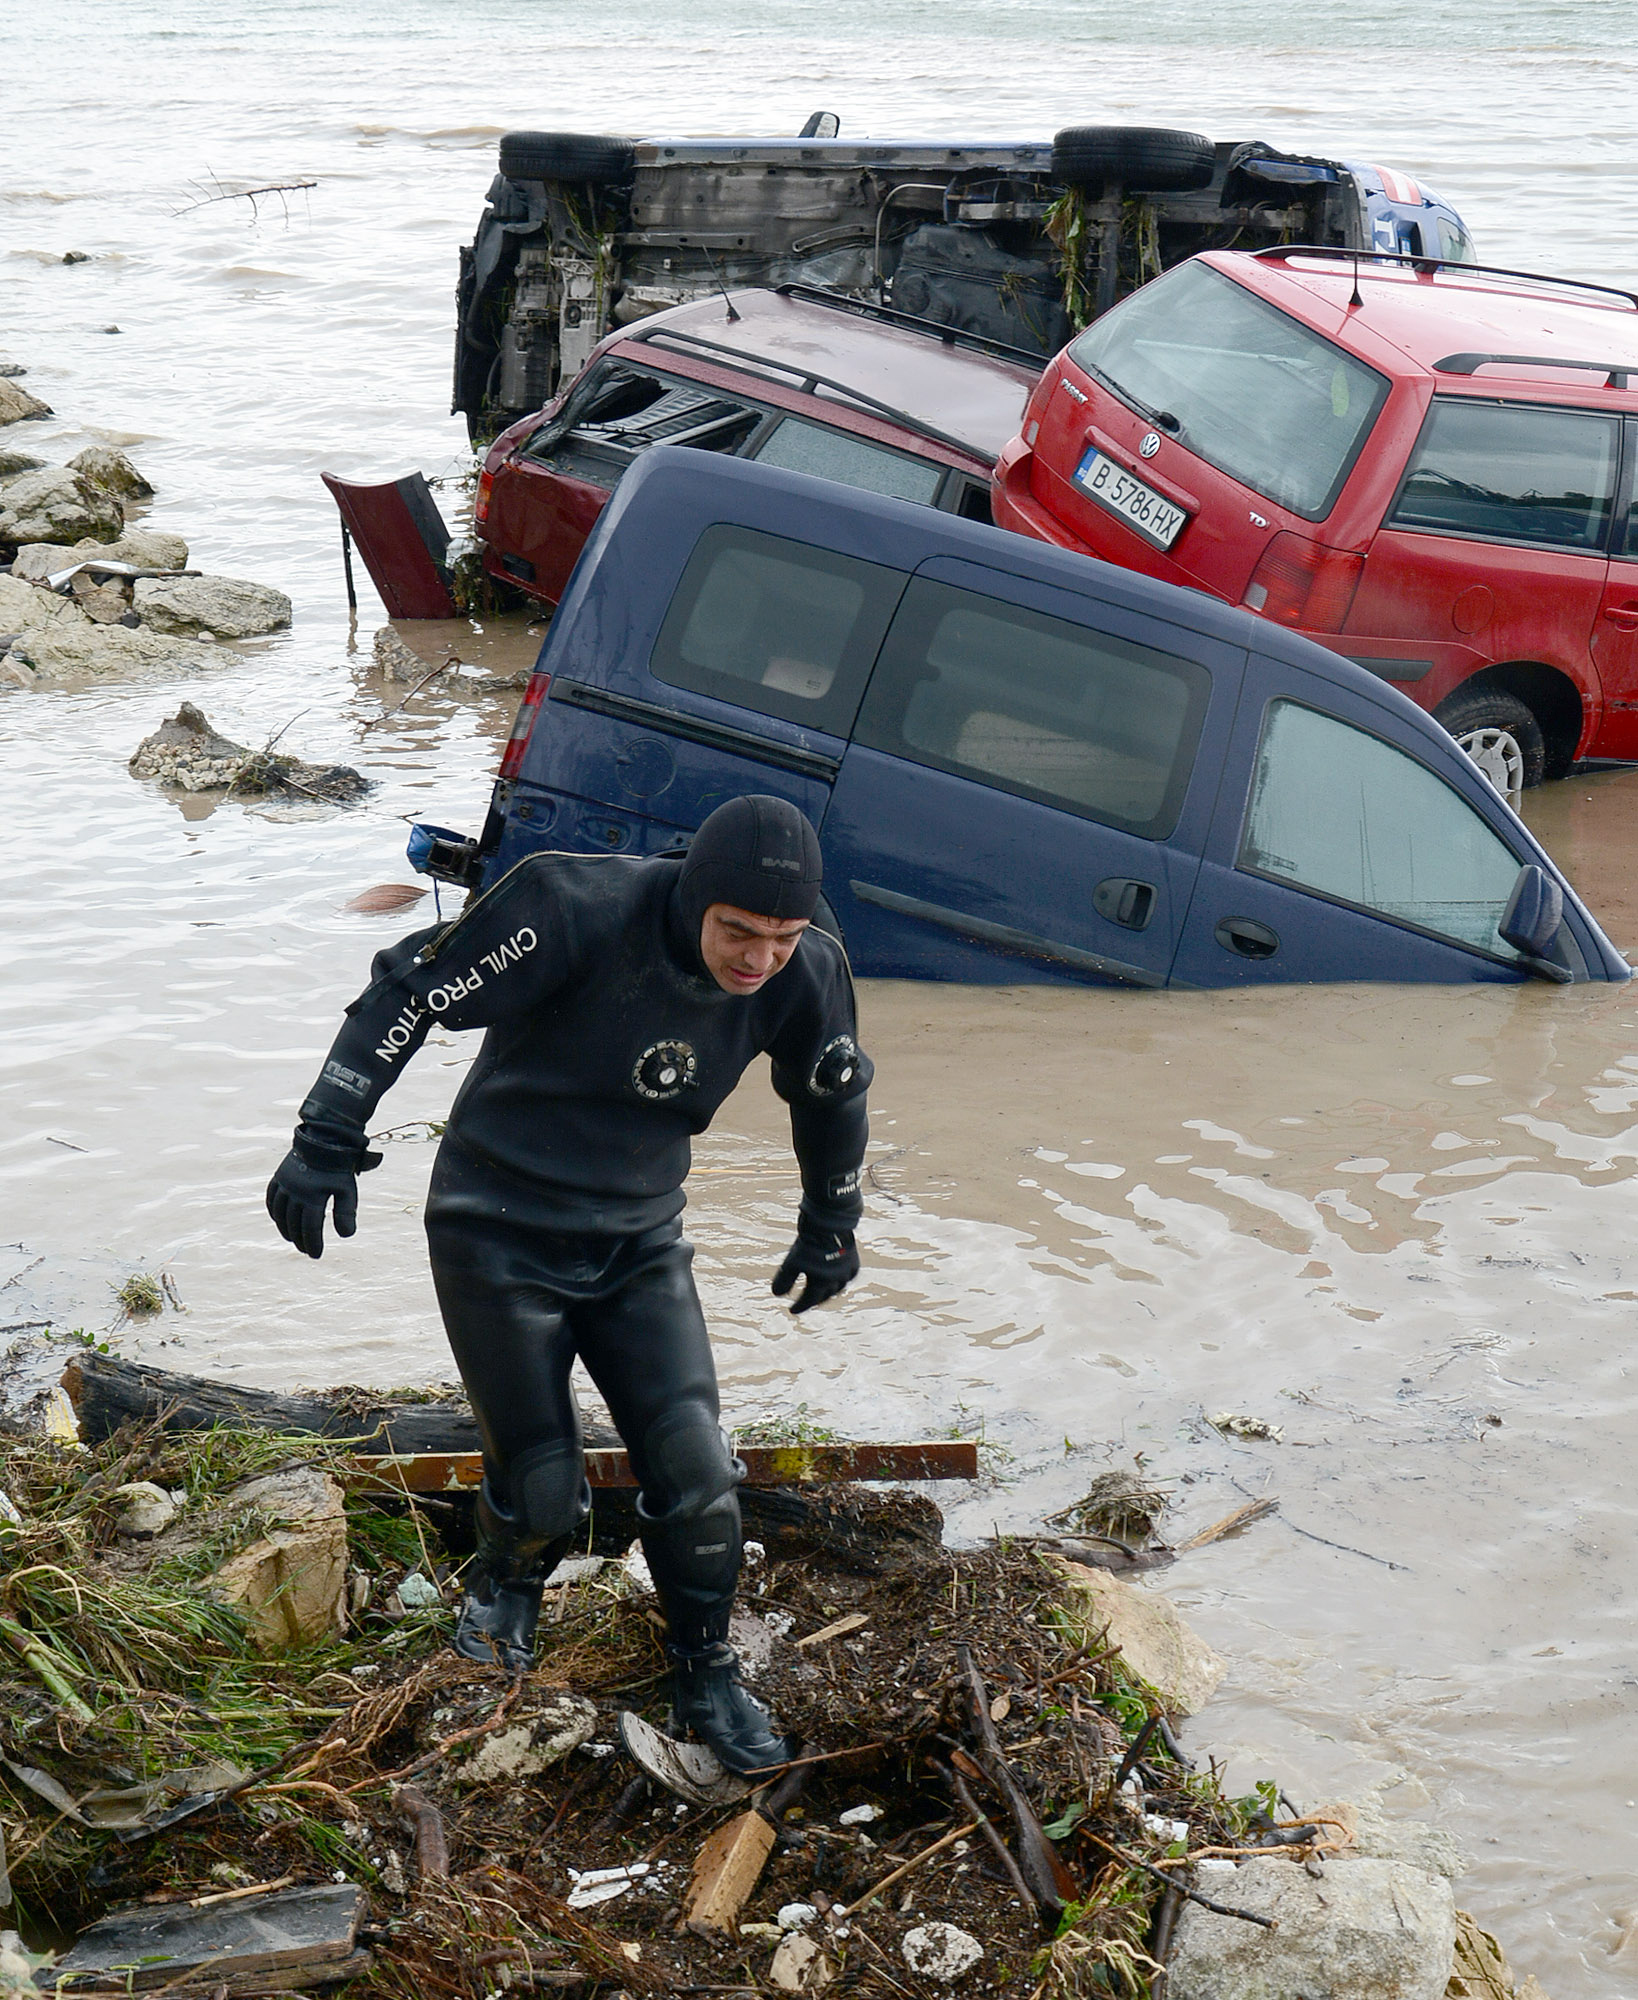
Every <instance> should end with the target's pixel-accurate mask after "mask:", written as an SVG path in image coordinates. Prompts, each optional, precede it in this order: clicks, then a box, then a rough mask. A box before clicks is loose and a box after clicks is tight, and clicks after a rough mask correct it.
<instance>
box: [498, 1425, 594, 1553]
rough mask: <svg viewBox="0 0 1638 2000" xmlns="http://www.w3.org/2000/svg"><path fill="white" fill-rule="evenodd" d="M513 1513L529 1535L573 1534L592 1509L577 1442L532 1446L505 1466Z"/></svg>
mask: <svg viewBox="0 0 1638 2000" xmlns="http://www.w3.org/2000/svg"><path fill="white" fill-rule="evenodd" d="M506 1484H507V1488H508V1491H509V1492H510V1495H511V1500H512V1509H513V1512H514V1514H515V1516H516V1517H517V1518H518V1519H519V1520H520V1521H521V1522H522V1523H523V1525H524V1526H525V1527H526V1528H527V1530H528V1531H529V1533H530V1534H531V1535H541V1536H545V1537H555V1536H557V1535H572V1534H573V1533H574V1531H575V1529H576V1528H578V1527H579V1526H580V1524H581V1522H582V1521H584V1520H585V1518H586V1516H587V1515H588V1514H589V1513H590V1512H591V1487H590V1486H589V1485H588V1484H587V1481H586V1465H585V1459H584V1457H583V1456H582V1453H581V1450H580V1445H579V1443H578V1441H576V1442H574V1443H572V1444H566V1443H562V1442H558V1443H553V1444H537V1445H531V1446H530V1448H529V1450H527V1451H522V1452H519V1453H518V1455H517V1457H516V1458H514V1459H513V1460H512V1462H511V1463H510V1464H509V1465H508V1466H507V1468H506Z"/></svg>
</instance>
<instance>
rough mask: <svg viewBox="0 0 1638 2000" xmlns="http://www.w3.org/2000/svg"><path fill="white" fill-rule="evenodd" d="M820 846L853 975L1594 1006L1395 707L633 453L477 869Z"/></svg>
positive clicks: (1571, 896) (1522, 873)
mask: <svg viewBox="0 0 1638 2000" xmlns="http://www.w3.org/2000/svg"><path fill="white" fill-rule="evenodd" d="M750 792H772V793H777V794H778V795H780V796H781V797H784V798H788V799H790V800H791V801H792V802H793V803H794V804H796V805H798V806H800V807H801V808H802V810H803V811H804V812H805V813H806V814H807V815H808V817H809V819H811V820H812V822H813V823H814V825H815V826H816V827H817V828H818V829H819V835H820V841H821V844H822V847H823V850H824V860H825V883H826V895H827V899H828V904H827V908H826V910H825V912H824V921H825V922H826V923H827V925H829V926H830V927H832V928H834V929H835V931H836V932H837V934H838V935H839V936H840V937H841V938H842V940H843V941H844V943H845V944H846V946H847V949H848V951H849V953H850V955H851V957H852V960H853V963H854V966H855V969H856V970H857V971H858V972H860V973H862V974H878V975H883V976H888V977H903V978H913V979H943V980H958V981H968V982H994V981H1007V982H1016V981H1040V980H1050V981H1066V980H1067V981H1092V982H1095V983H1101V984H1110V983H1113V984H1119V985H1130V986H1147V987H1155V986H1168V985H1190V986H1232V985H1255V984H1265V983H1269V982H1274V981H1282V980H1284V981H1292V980H1303V981H1316V980H1349V979H1381V980H1435V981H1519V980H1522V979H1525V978H1528V977H1531V976H1536V977H1540V978H1545V979H1550V980H1555V981H1559V982H1570V981H1575V980H1590V979H1598V980H1624V979H1626V978H1627V977H1629V973H1628V968H1627V966H1626V963H1625V961H1624V960H1623V959H1622V958H1621V956H1620V955H1619V954H1618V953H1617V952H1616V951H1615V950H1614V948H1613V947H1612V946H1611V945H1610V943H1609V941H1608V940H1607V939H1606V938H1605V937H1604V935H1603V933H1602V931H1601V930H1600V929H1599V927H1598V925H1597V923H1596V922H1595V921H1594V920H1593V918H1592V917H1591V915H1590V914H1589V913H1588V912H1587V910H1586V909H1585V908H1584V907H1583V905H1582V904H1581V902H1580V901H1579V900H1578V898H1577V897H1576V895H1575V893H1574V891H1573V890H1572V889H1571V888H1570V886H1569V884H1568V883H1567V882H1566V881H1565V880H1564V878H1563V876H1562V875H1561V874H1560V872H1559V871H1558V869H1557V868H1556V867H1555V865H1554V864H1553V862H1552V861H1551V860H1550V859H1549V857H1548V856H1547V854H1546V853H1545V852H1544V851H1543V849H1542V848H1541V847H1540V846H1539V845H1538V844H1537V842H1536V841H1535V839H1534V838H1533V836H1532V835H1531V834H1530V832H1529V831H1528V829H1527V828H1526V827H1525V826H1524V825H1523V823H1522V822H1521V821H1520V820H1519V819H1518V817H1517V816H1516V815H1515V814H1514V813H1513V812H1512V810H1511V809H1510V808H1509V806H1508V805H1507V803H1506V801H1505V800H1504V799H1503V798H1502V797H1501V796H1500V794H1499V793H1497V792H1496V791H1495V789H1494V788H1493V787H1492V786H1491V785H1490V783H1489V782H1488V781H1487V780H1486V779H1485V778H1484V776H1483V775H1482V774H1481V773H1480V771H1479V770H1478V768H1477V767H1476V766H1475V765H1474V764H1473V762H1472V761H1471V760H1470V759H1469V758H1467V757H1466V756H1464V755H1463V753H1462V752H1461V751H1460V750H1459V749H1458V748H1457V747H1456V745H1455V743H1454V742H1453V741H1452V740H1451V738H1450V737H1449V736H1448V735H1447V734H1446V733H1445V731H1444V730H1442V729H1441V728H1440V727H1439V726H1438V724H1437V723H1435V722H1434V721H1433V720H1432V718H1431V717H1429V716H1428V715H1426V714H1424V713H1423V711H1422V710H1421V709H1419V708H1416V707H1415V706H1413V704H1412V703H1410V702H1409V701H1407V700H1406V699H1405V697H1404V696H1403V695H1401V694H1399V693H1398V692H1397V691H1396V690H1395V689H1393V688H1391V687H1389V686H1387V685H1386V684H1385V683H1383V682H1382V681H1380V680H1378V679H1376V678H1375V677H1374V676H1373V675H1371V674H1368V673H1366V672H1365V671H1364V669H1362V668H1360V667H1356V666H1355V665H1353V663H1352V662H1351V661H1348V660H1345V659H1342V658H1341V657H1340V656H1339V655H1337V654H1335V653H1332V652H1329V651H1327V650H1325V649H1324V648H1322V647H1319V646H1316V645H1314V644H1312V643H1311V642H1310V641H1308V640H1305V639H1302V638H1300V637H1298V636H1297V635H1296V634H1294V633H1289V632H1284V631H1281V630H1279V629H1278V628H1276V627H1274V626H1272V625H1270V624H1269V623H1268V622H1267V621H1266V620H1263V619H1259V618H1254V617H1253V616H1252V615H1251V614H1250V613H1248V612H1245V611H1240V610H1236V609H1232V608H1230V607H1229V606H1227V605H1224V604H1220V603H1217V602H1215V601H1214V600H1212V599H1210V598H1207V597H1205V596H1203V595H1202V594H1200V593H1198V592H1195V591H1192V590H1186V589H1183V588H1180V587H1179V586H1177V585H1174V584H1168V583H1162V582H1160V581H1158V580H1156V579H1154V578H1151V577H1145V576H1140V575H1137V574H1135V573H1134V572H1132V571H1129V570H1123V569H1117V568H1114V567H1112V566H1111V565H1108V564H1105V563H1101V562H1098V561H1096V560H1094V559H1093V558H1091V557H1087V556H1082V555H1076V554H1071V553H1069V552H1067V551H1063V550H1058V549H1052V548H1049V547H1047V546H1045V545H1044V544H1039V543H1031V542H1028V541H1025V540H1024V539H1023V538H1022V537H1020V536H1017V535H1011V534H1007V533H1005V532H1004V531H1002V530H1000V529H996V528H992V527H988V526H985V525H983V524H981V523H979V522H975V521H969V520H963V519H962V518H960V517H959V516H957V515H953V514H945V513H940V512H938V511H937V510H935V509H933V508H930V507H926V506H919V505H916V504H914V503H912V502H909V501H904V500H900V499H896V498H892V497H889V496H885V495H881V494H876V493H869V492H864V491H860V490H857V489H854V488H850V487H845V486H839V485H836V484H834V483H832V482H830V481H827V480H822V479H815V478H811V477H809V476H807V475H806V474H802V473H795V472H786V471H776V470H773V469H771V468H770V467H767V466H764V465H759V464H756V463H754V462H751V461H746V460H740V459H734V458H721V457H716V456H714V455H705V454H701V453H698V452H693V451H689V450H686V449H680V448H678V447H675V446H659V447H657V448H655V449H654V450H652V451H649V452H647V453H645V454H644V455H643V456H642V458H640V459H639V460H638V461H637V463H636V464H635V465H633V467H632V468H631V470H630V471H629V473H628V474H627V475H626V477H625V479H624V480H623V481H622V483H621V485H620V486H619V488H618V490H617V491H616V492H615V494H614V496H613V498H612V499H611V501H610V502H609V504H608V506H607V507H606V508H605V510H604V511H603V513H602V515H601V517H600V519H599V520H598V522H597V525H596V527H595V528H594V529H593V531H592V534H591V537H590V539H589V541H588V542H587V544H586V547H585V550H584V552H583V554H582V555H581V558H580V561H579V563H578V564H577V566H576V568H575V571H574V574H573V576H572V577H571V578H570V580H569V584H568V588H567V590H566V591H565V592H564V596H563V600H562V604H561V607H560V609H559V611H558V614H557V617H556V618H555V620H554V621H553V624H552V628H551V631H550V633H549V634H548V636H547V639H546V643H545V645H544V646H543V648H542V650H541V654H540V659H539V663H538V665H537V667H536V669H535V672H534V674H533V676H532V678H531V680H530V682H529V686H528V688H527V690H526V691H525V694H524V698H523V702H522V705H521V707H520V709H519V712H518V718H517V722H516V725H515V727H514V729H513V732H512V737H511V740H510V742H509V744H508V746H507V749H506V752H505V756H504V759H503V761H502V766H501V772H500V778H499V782H498V783H497V785H496V787H495V791H494V796H493V800H492V803H491V807H490V812H489V817H488V821H487V824H486V825H485V827H484V829H483V832H482V834H481V836H480V837H479V838H478V839H477V840H476V841H462V840H460V839H459V838H458V837H457V836H447V835H443V834H442V833H441V832H440V831H438V830H435V829H418V830H417V835H416V839H415V841H414V842H412V847H411V853H412V858H417V859H418V865H423V866H426V867H427V868H428V872H431V873H434V874H437V875H441V876H443V877H445V878H446V879H451V880H457V881H461V882H463V883H465V884H467V885H469V886H473V887H483V886H486V885H488V884H492V883H494V882H495V881H498V880H499V879H500V877H501V876H502V875H504V874H505V873H506V871H507V870H508V869H509V868H511V867H512V866H513V865H514V864H515V863H516V862H518V861H520V860H521V859H523V858H524V856H526V855H528V854H529V853H531V852H533V851H535V850H537V849H541V848H551V849H556V850H567V851H570V852H576V853H592V854H607V855H609V856H611V857H613V858H614V861H615V865H618V857H620V856H622V855H652V854H659V853H664V852H667V851H676V850H678V849H679V848H680V846H681V845H683V844H685V843H686V841H687V840H688V838H689V836H690V835H691V834H692V832H693V831H694V829H695V828H696V827H698V825H699V824H700V822H701V821H702V820H703V819H704V818H705V817H706V815H707V814H708V813H709V812H711V811H712V810H713V809H714V808H715V807H716V806H718V805H720V804H721V803H722V802H723V801H724V800H725V799H728V798H732V797H735V796H736V795H740V794H744V793H750Z"/></svg>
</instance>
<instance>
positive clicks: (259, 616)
mask: <svg viewBox="0 0 1638 2000" xmlns="http://www.w3.org/2000/svg"><path fill="white" fill-rule="evenodd" d="M135 604H136V609H137V612H138V615H139V616H140V617H141V619H142V622H143V624H144V626H146V627H147V628H148V629H149V630H150V631H153V632H175V633H197V632H212V633H214V634H215V635H216V637H217V638H218V639H253V638H256V637H257V636H258V635H259V634H260V633H263V632H276V631H278V630H279V628H280V627H281V626H284V625H288V624H289V623H290V600H289V598H288V597H286V596H285V594H284V592H283V591H282V590H269V589H268V587H267V585H266V584H262V583H243V582H241V581H240V580H239V579H238V578H237V577H231V576H186V577H178V578H177V579H176V581H175V582H174V583H173V582H171V580H170V579H169V578H168V577H143V578H141V579H140V580H139V581H138V583H137V586H136V595H135Z"/></svg>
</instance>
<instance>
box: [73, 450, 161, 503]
mask: <svg viewBox="0 0 1638 2000" xmlns="http://www.w3.org/2000/svg"><path fill="white" fill-rule="evenodd" d="M68 465H69V470H70V471H72V472H77V473H78V474H79V475H80V477H81V478H82V479H84V480H87V481H89V482H90V484H91V485H93V486H94V487H96V489H97V490H98V492H99V493H111V494H112V495H113V496H114V498H115V499H116V500H146V499H147V498H148V496H149V495H150V494H151V493H152V492H153V490H154V489H153V488H152V487H151V486H150V485H149V484H148V482H147V480H146V479H144V478H143V476H142V474H141V473H140V472H138V471H137V469H136V467H135V466H134V465H133V464H132V463H131V461H130V460H129V459H128V458H127V457H126V456H125V454H124V452H122V451H117V450H115V448H114V446H113V445H111V444H93V445H87V446H86V448H85V450H84V451H81V452H76V453H75V454H74V456H73V457H72V458H71V459H70V460H69V461H68Z"/></svg>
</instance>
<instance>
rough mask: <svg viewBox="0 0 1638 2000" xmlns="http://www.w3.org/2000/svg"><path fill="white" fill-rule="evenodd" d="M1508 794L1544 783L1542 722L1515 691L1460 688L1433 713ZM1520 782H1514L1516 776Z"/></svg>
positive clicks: (1498, 788) (1545, 766)
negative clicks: (1513, 692) (1512, 692)
mask: <svg viewBox="0 0 1638 2000" xmlns="http://www.w3.org/2000/svg"><path fill="white" fill-rule="evenodd" d="M1433 719H1434V721H1435V722H1437V723H1439V724H1441V725H1442V726H1443V727H1444V728H1446V729H1448V730H1449V731H1450V733H1451V735H1452V736H1454V737H1455V739H1456V741H1457V743H1458V744H1459V745H1460V746H1461V748H1462V749H1464V750H1465V751H1466V752H1467V754H1468V755H1469V756H1470V757H1471V758H1472V759H1473V761H1474V763H1475V764H1477V765H1478V767H1479V769H1480V770H1481V771H1483V773H1484V774H1485V776H1486V777H1487V778H1488V779H1489V780H1490V782H1491V784H1493V785H1494V786H1495V788H1496V790H1497V791H1498V792H1500V793H1501V794H1502V796H1503V798H1507V797H1509V796H1511V795H1512V794H1513V793H1515V792H1518V791H1522V790H1526V789H1528V788H1529V787H1530V786H1531V785H1539V784H1540V783H1541V780H1542V777H1543V776H1544V774H1545V772H1546V769H1547V740H1546V738H1545V736H1544V735H1543V734H1542V729H1541V724H1540V723H1539V722H1538V721H1537V720H1536V718H1535V716H1534V714H1533V713H1532V712H1531V711H1530V710H1529V709H1528V708H1527V707H1526V706H1525V705H1524V703H1523V702H1522V701H1520V700H1519V698H1518V696H1517V695H1516V694H1507V693H1505V692H1504V691H1503V690H1502V689H1500V688H1471V689H1468V688H1458V689H1457V690H1456V692H1455V693H1454V694H1452V695H1447V696H1446V697H1445V699H1444V700H1443V701H1442V702H1440V704H1439V706H1438V707H1437V708H1436V709H1435V710H1434V711H1433ZM1515 779H1516V782H1509V781H1510V780H1515Z"/></svg>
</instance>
